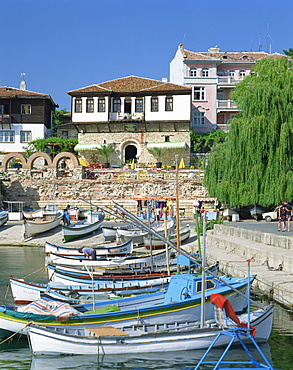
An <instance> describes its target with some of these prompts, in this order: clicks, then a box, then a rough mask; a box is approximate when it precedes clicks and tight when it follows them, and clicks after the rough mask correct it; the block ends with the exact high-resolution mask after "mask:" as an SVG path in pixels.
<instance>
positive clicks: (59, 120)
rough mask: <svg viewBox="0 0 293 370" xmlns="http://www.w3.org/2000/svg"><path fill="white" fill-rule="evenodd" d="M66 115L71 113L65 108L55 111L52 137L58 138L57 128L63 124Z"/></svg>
mask: <svg viewBox="0 0 293 370" xmlns="http://www.w3.org/2000/svg"><path fill="white" fill-rule="evenodd" d="M66 113H69V112H68V111H67V110H66V109H65V108H64V109H61V110H55V112H54V114H53V127H52V136H53V137H55V136H57V126H59V125H62V124H63V119H62V116H64V115H65V114H66Z"/></svg>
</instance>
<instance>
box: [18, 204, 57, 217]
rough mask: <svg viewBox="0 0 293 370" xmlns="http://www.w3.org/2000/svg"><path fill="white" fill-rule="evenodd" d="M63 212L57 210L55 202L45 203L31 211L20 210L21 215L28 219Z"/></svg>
mask: <svg viewBox="0 0 293 370" xmlns="http://www.w3.org/2000/svg"><path fill="white" fill-rule="evenodd" d="M58 212H59V213H63V212H62V211H59V210H58V205H57V204H47V205H46V206H45V207H43V208H40V209H37V210H32V211H24V210H23V211H22V214H23V217H24V218H26V219H29V220H32V219H35V218H43V217H44V216H48V215H56V214H57V213H58Z"/></svg>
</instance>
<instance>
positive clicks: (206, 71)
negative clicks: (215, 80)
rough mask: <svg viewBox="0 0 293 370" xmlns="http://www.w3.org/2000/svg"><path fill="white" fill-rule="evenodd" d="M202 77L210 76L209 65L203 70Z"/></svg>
mask: <svg viewBox="0 0 293 370" xmlns="http://www.w3.org/2000/svg"><path fill="white" fill-rule="evenodd" d="M201 75H202V77H209V69H208V68H207V67H205V68H203V69H202V70H201Z"/></svg>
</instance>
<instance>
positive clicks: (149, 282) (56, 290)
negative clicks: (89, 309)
mask: <svg viewBox="0 0 293 370" xmlns="http://www.w3.org/2000/svg"><path fill="white" fill-rule="evenodd" d="M169 281H170V277H169V276H165V277H160V276H157V277H150V278H145V279H140V280H134V279H132V280H131V279H128V280H118V281H116V280H115V279H112V280H109V281H92V282H91V281H89V282H88V283H87V284H66V285H65V284H63V283H60V282H59V283H58V282H57V283H56V282H49V283H48V284H37V283H33V282H26V281H24V280H23V279H15V278H13V277H12V276H10V277H9V282H10V289H11V292H12V296H13V299H14V303H15V305H27V304H29V303H31V302H35V301H37V300H39V299H41V298H43V297H44V296H45V297H47V298H48V297H50V299H51V300H62V301H65V300H66V299H69V298H73V299H75V300H76V299H77V298H78V299H80V300H83V301H84V302H90V300H93V299H101V298H99V297H100V296H101V297H103V296H104V298H103V299H108V298H109V297H108V296H107V294H112V295H116V296H121V295H131V294H141V293H150V292H155V291H158V290H159V289H166V288H167V286H168V284H169Z"/></svg>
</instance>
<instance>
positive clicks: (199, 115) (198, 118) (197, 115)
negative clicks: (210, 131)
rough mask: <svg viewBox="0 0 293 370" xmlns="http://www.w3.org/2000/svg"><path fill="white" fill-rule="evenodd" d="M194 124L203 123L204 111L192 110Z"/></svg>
mask: <svg viewBox="0 0 293 370" xmlns="http://www.w3.org/2000/svg"><path fill="white" fill-rule="evenodd" d="M192 123H193V125H194V126H200V125H204V124H205V113H204V112H198V111H197V112H194V113H193V121H192Z"/></svg>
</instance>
